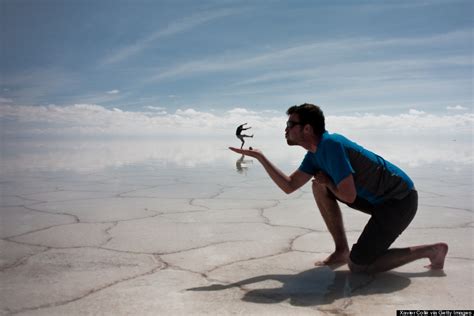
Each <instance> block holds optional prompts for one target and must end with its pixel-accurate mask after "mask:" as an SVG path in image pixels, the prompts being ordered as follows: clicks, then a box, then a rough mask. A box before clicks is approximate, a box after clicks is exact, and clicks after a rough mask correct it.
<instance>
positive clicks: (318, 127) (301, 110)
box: [286, 103, 326, 137]
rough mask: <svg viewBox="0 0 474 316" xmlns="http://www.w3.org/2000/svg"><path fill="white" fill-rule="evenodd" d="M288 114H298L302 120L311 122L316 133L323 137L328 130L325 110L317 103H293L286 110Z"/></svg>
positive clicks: (302, 121)
mask: <svg viewBox="0 0 474 316" xmlns="http://www.w3.org/2000/svg"><path fill="white" fill-rule="evenodd" d="M286 114H287V115H291V114H298V116H299V118H300V122H301V123H302V124H310V125H311V127H313V131H314V134H315V135H316V136H318V137H321V135H323V133H324V132H325V131H326V126H325V123H324V114H323V111H322V110H321V109H320V108H319V106H317V105H314V104H311V103H304V104H301V105H293V106H292V107H290V108H289V109H288V110H287V111H286Z"/></svg>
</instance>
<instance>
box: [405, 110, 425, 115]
mask: <svg viewBox="0 0 474 316" xmlns="http://www.w3.org/2000/svg"><path fill="white" fill-rule="evenodd" d="M408 114H411V115H415V116H416V115H423V114H426V112H423V111H418V110H415V109H410V110H409V111H408Z"/></svg>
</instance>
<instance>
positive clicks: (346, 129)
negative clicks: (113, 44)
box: [0, 104, 474, 137]
mask: <svg viewBox="0 0 474 316" xmlns="http://www.w3.org/2000/svg"><path fill="white" fill-rule="evenodd" d="M5 119H8V120H7V121H8V122H10V123H11V122H13V123H14V124H13V123H12V124H10V125H6V124H5V125H4V126H3V128H2V133H4V135H6V136H15V135H16V134H20V135H32V136H34V135H52V136H55V135H56V136H78V135H82V136H84V135H86V136H117V137H120V136H159V135H170V134H172V135H191V136H196V135H223V136H229V135H230V136H232V135H233V133H234V130H235V127H236V126H237V125H239V124H242V123H243V122H247V123H248V124H249V126H252V128H253V131H254V133H255V134H256V135H262V136H265V135H268V136H272V137H275V135H283V133H284V128H285V121H286V115H285V113H280V114H278V113H274V112H268V111H251V110H248V109H245V108H235V109H232V110H230V111H228V112H225V113H223V114H216V113H215V112H214V113H211V112H203V111H198V110H195V109H192V108H187V109H179V110H177V111H176V112H175V113H166V112H165V113H163V112H154V111H151V112H150V111H148V112H129V111H124V110H121V109H118V108H112V109H107V108H104V107H102V106H99V105H94V104H76V105H71V106H57V105H49V106H19V105H11V104H5V105H0V120H5ZM473 123H474V114H473V113H470V112H467V113H458V114H449V115H448V114H446V115H435V114H430V113H426V112H423V111H419V110H413V109H412V110H410V111H409V112H408V113H402V114H398V115H376V114H370V113H367V114H357V115H346V116H340V115H339V116H327V117H326V125H327V128H328V130H329V131H331V132H341V133H343V134H349V135H382V136H383V135H411V134H413V133H416V134H417V135H425V134H426V135H455V136H456V137H457V136H459V135H468V136H469V135H471V134H472V130H473ZM382 136H380V137H382Z"/></svg>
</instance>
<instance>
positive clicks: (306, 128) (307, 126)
mask: <svg viewBox="0 0 474 316" xmlns="http://www.w3.org/2000/svg"><path fill="white" fill-rule="evenodd" d="M303 133H305V134H310V135H313V127H312V126H311V124H305V126H304V128H303Z"/></svg>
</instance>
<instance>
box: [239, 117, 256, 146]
mask: <svg viewBox="0 0 474 316" xmlns="http://www.w3.org/2000/svg"><path fill="white" fill-rule="evenodd" d="M244 125H247V123H244V124H242V125H239V126H237V130H236V131H235V136H237V138H238V139H240V141H241V142H242V145H240V149H242V147H244V144H245V140H244V137H253V134H252V135H245V134H242V131H246V130H248V129H251V128H252V127H250V126H249V127H247V128H244Z"/></svg>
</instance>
